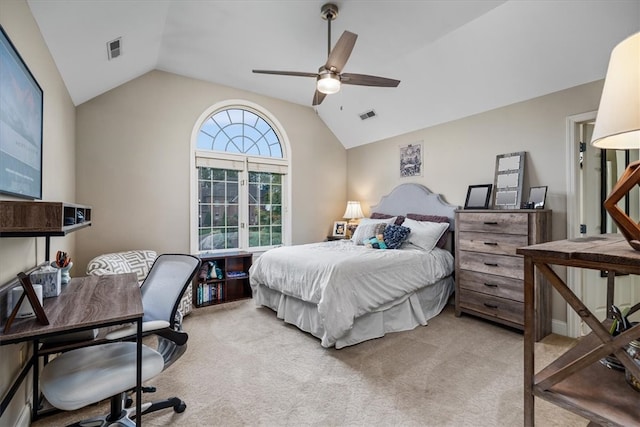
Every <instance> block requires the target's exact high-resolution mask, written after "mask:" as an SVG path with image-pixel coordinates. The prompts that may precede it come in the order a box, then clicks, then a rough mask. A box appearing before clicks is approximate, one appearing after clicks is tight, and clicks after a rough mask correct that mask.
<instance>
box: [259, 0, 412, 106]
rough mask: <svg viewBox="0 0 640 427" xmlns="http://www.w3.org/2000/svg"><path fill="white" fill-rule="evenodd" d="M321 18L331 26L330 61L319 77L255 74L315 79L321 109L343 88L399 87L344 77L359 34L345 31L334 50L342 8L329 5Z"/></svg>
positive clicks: (374, 78) (363, 77)
mask: <svg viewBox="0 0 640 427" xmlns="http://www.w3.org/2000/svg"><path fill="white" fill-rule="evenodd" d="M320 10H321V16H322V18H323V19H325V20H326V21H327V25H328V34H327V38H328V43H327V50H328V58H327V62H326V64H324V65H323V66H321V67H320V68H319V69H318V72H317V73H306V72H299V71H273V70H253V72H254V73H259V74H278V75H283V76H297V77H315V78H316V91H315V93H314V95H313V103H312V105H320V103H321V102H322V101H323V100H324V98H325V97H326V96H327V95H330V94H332V93H336V92H338V91H339V90H340V86H341V85H342V84H346V85H359V86H378V87H397V86H398V85H399V84H400V80H394V79H388V78H385V77H378V76H369V75H366V74H353V73H343V72H342V69H343V68H344V66H345V64H346V63H347V60H348V59H349V56H350V55H351V51H352V50H353V46H354V45H355V44H356V39H357V38H358V35H357V34H354V33H352V32H350V31H345V32H344V33H342V36H340V39H339V40H338V42H337V43H336V45H335V46H334V48H333V50H332V49H331V21H333V20H334V19H336V17H337V16H338V6H337V5H335V4H333V3H327V4H325V5H323V6H322V8H321V9H320Z"/></svg>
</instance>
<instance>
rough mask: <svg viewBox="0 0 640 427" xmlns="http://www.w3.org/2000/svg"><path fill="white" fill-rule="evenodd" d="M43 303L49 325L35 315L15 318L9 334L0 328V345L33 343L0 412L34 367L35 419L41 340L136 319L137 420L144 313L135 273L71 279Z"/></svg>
mask: <svg viewBox="0 0 640 427" xmlns="http://www.w3.org/2000/svg"><path fill="white" fill-rule="evenodd" d="M43 306H44V310H45V312H46V314H47V317H48V319H49V322H50V324H49V325H46V326H43V325H40V324H39V323H38V322H37V321H36V319H35V318H28V319H16V320H15V321H14V323H13V325H12V326H11V330H10V331H9V333H7V334H3V333H2V332H1V330H0V345H6V344H15V343H19V342H24V341H31V342H32V343H33V352H32V355H31V357H30V358H29V360H28V361H27V363H26V364H25V366H24V367H23V368H22V370H21V372H20V373H19V374H18V377H17V378H16V380H15V381H14V382H13V386H12V387H11V389H10V390H9V392H8V393H7V396H5V398H4V399H3V401H2V407H1V409H2V411H0V415H1V414H2V413H3V412H4V410H5V409H6V407H7V405H8V404H9V401H10V400H11V398H12V397H13V395H14V394H15V393H16V391H17V389H18V387H19V386H20V383H21V382H22V381H23V380H24V378H25V377H26V375H27V373H28V372H29V370H30V369H33V412H32V420H35V419H36V418H37V416H38V406H39V401H40V392H39V388H38V376H39V364H38V358H39V357H40V356H41V355H42V353H40V352H39V348H40V340H41V339H43V338H47V337H52V336H58V335H61V334H63V333H68V332H77V331H83V330H88V329H94V328H103V327H108V326H113V325H118V324H123V323H132V322H136V323H137V326H138V330H137V333H138V335H137V337H138V339H137V342H138V354H137V387H136V409H137V412H136V417H137V420H136V422H137V423H140V422H141V421H140V415H141V412H142V411H141V407H140V403H141V389H140V386H141V384H142V371H141V365H142V339H141V338H142V316H143V314H144V312H143V308H142V297H141V294H140V288H139V286H138V281H137V278H136V275H135V274H134V273H128V274H118V275H107V276H87V277H81V278H74V279H72V280H71V282H69V284H68V285H65V286H64V287H63V291H62V293H61V294H60V295H59V296H57V297H54V298H46V299H45V300H44V304H43Z"/></svg>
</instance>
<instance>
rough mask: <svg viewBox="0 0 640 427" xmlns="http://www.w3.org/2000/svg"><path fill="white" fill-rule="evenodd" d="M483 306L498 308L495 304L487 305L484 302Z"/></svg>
mask: <svg viewBox="0 0 640 427" xmlns="http://www.w3.org/2000/svg"><path fill="white" fill-rule="evenodd" d="M484 305H485V307H489V308H498V306H497V305H495V304H489V303H488V302H485V303H484Z"/></svg>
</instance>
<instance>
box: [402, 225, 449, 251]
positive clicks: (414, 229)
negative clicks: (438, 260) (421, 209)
mask: <svg viewBox="0 0 640 427" xmlns="http://www.w3.org/2000/svg"><path fill="white" fill-rule="evenodd" d="M402 226H403V227H409V228H410V229H411V233H409V237H408V238H407V240H406V242H405V243H411V244H412V245H414V246H417V247H419V248H420V249H424V250H425V251H430V250H432V249H433V248H435V247H436V243H438V240H440V237H442V235H443V234H444V232H445V231H447V229H448V228H449V223H448V222H430V221H416V220H413V219H410V218H406V219H405V220H404V222H403V223H402Z"/></svg>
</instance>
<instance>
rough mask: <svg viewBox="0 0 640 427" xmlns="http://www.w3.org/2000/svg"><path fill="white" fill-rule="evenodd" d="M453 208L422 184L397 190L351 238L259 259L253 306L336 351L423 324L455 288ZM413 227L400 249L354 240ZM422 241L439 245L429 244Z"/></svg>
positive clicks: (281, 250) (276, 252) (251, 273)
mask: <svg viewBox="0 0 640 427" xmlns="http://www.w3.org/2000/svg"><path fill="white" fill-rule="evenodd" d="M455 209H457V206H454V205H450V204H448V203H446V202H444V200H442V198H441V197H440V196H439V195H437V194H434V193H432V192H431V191H430V190H429V189H428V188H426V187H424V186H422V185H419V184H402V185H399V186H398V187H396V188H395V189H394V190H393V191H392V192H391V193H389V194H388V195H387V196H384V197H382V199H381V200H380V203H379V204H378V205H375V206H371V212H372V218H371V219H363V220H362V221H361V223H360V225H359V226H358V229H356V231H355V233H354V236H353V239H352V240H338V241H328V242H321V243H311V244H306V245H296V246H283V247H279V248H275V249H271V250H268V251H267V252H265V253H263V254H262V255H261V256H259V257H258V258H257V259H256V260H255V262H254V263H253V265H252V267H251V269H250V271H249V277H250V284H251V288H252V292H253V298H254V301H255V304H256V305H257V306H259V307H262V306H264V307H268V308H270V309H272V310H273V311H275V312H276V313H277V317H278V318H280V319H282V320H284V321H285V322H286V323H290V324H292V325H295V326H297V327H298V328H299V329H301V330H303V331H305V332H308V333H310V334H312V335H313V336H315V337H317V338H319V339H320V341H321V345H322V346H323V347H335V348H336V349H339V348H343V347H346V346H350V345H354V344H358V343H360V342H363V341H366V340H370V339H374V338H380V337H382V336H384V335H385V334H386V333H389V332H399V331H406V330H410V329H414V328H415V327H417V326H419V325H423V326H424V325H426V324H427V322H428V320H429V319H431V318H433V317H434V316H436V315H438V314H439V313H440V312H441V311H442V309H443V308H444V306H445V305H446V304H447V302H448V300H449V297H450V296H451V294H452V293H453V290H454V280H453V272H454V261H453V255H452V241H453V239H452V237H451V234H452V231H453V229H454V212H455ZM405 218H406V219H405ZM380 223H383V224H385V225H382V226H380V225H379V224H380ZM434 224H437V225H434ZM407 225H410V226H412V227H413V230H414V232H412V233H409V234H408V236H406V237H405V238H406V241H405V242H404V243H403V244H402V245H401V246H400V247H399V248H398V249H376V248H375V246H376V244H375V243H374V244H373V245H371V244H369V245H368V246H367V245H363V244H357V242H355V241H354V240H356V238H357V240H358V241H363V240H364V242H365V243H367V242H369V239H368V237H375V236H365V237H367V238H365V239H362V240H361V237H362V236H364V235H365V234H367V233H368V232H370V231H369V230H372V229H373V228H372V227H374V228H376V231H380V230H382V229H384V230H386V232H390V230H391V232H394V233H395V232H402V233H401V234H403V233H404V234H406V233H408V232H407V231H406V230H403V228H404V227H406V226H407ZM425 227H427V228H428V230H429V231H428V232H427V234H424V233H423V231H422V230H423V229H426V228H425ZM409 228H410V227H409ZM436 228H437V230H435V229H436ZM432 230H435V234H434V232H432ZM440 230H444V231H440ZM438 233H440V234H441V236H440V234H438ZM387 234H388V233H387ZM387 234H385V235H384V239H382V236H380V238H379V239H378V240H377V242H378V243H382V242H384V241H387ZM424 236H427V238H428V239H435V240H437V243H436V241H433V242H432V241H428V242H426V243H424V242H423V240H424V239H423V237H424ZM372 241H373V242H376V239H375V238H374V239H373V240H372ZM389 241H393V239H392V238H390V239H389ZM434 245H436V246H435V247H433V246H434ZM430 247H433V249H429V248H430Z"/></svg>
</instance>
